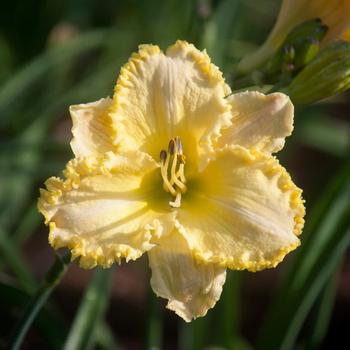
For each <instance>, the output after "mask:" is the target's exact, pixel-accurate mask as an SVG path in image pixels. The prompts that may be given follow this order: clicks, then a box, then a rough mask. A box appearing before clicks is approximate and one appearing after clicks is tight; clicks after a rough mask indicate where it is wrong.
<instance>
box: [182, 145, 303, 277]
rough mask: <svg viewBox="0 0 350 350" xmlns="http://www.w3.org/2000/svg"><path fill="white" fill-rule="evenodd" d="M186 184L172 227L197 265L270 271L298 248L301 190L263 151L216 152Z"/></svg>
mask: <svg viewBox="0 0 350 350" xmlns="http://www.w3.org/2000/svg"><path fill="white" fill-rule="evenodd" d="M189 182H190V181H189ZM191 184H192V189H190V190H189V191H188V193H186V194H185V195H184V196H183V202H182V205H181V208H180V209H179V210H178V216H177V220H178V222H177V227H178V229H179V230H180V231H181V233H182V234H183V236H184V237H185V238H186V240H187V241H188V243H189V245H190V248H191V249H192V250H193V252H194V254H195V256H196V258H197V259H198V260H199V261H205V262H207V263H210V262H211V263H217V264H220V265H221V266H223V267H229V268H231V269H248V270H250V271H257V270H261V269H264V268H269V267H275V266H276V265H277V264H278V263H279V262H280V261H282V259H283V258H284V256H285V255H286V254H287V253H289V252H290V251H291V250H293V249H295V248H296V247H297V246H298V245H299V244H300V241H299V239H298V237H297V235H299V234H300V233H301V229H302V227H303V223H304V220H303V216H304V214H305V209H304V205H303V200H302V198H301V190H300V189H298V188H297V187H296V186H295V185H294V184H293V182H292V181H291V178H290V176H289V174H288V173H287V171H286V170H285V169H284V168H283V167H282V166H281V165H279V163H278V161H277V160H276V159H274V158H273V157H271V156H269V155H267V154H266V153H262V152H258V151H255V152H250V151H248V150H247V149H245V148H242V147H239V146H236V147H231V148H226V149H223V150H221V151H218V152H217V157H216V159H215V160H213V161H211V162H210V163H209V165H208V167H207V168H206V169H205V171H204V172H203V173H202V174H200V175H199V176H198V178H197V179H192V180H191ZM189 186H190V184H189ZM189 188H190V187H189Z"/></svg>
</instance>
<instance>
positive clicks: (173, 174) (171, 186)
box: [159, 136, 187, 208]
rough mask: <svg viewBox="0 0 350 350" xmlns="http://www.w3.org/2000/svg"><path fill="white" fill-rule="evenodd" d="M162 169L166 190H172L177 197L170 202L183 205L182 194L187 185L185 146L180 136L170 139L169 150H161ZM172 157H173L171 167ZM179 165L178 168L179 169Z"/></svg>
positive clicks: (175, 205)
mask: <svg viewBox="0 0 350 350" xmlns="http://www.w3.org/2000/svg"><path fill="white" fill-rule="evenodd" d="M159 157H160V161H161V164H160V165H161V166H160V171H161V175H162V179H163V188H164V190H165V191H166V192H170V193H171V195H172V196H174V197H175V200H174V201H171V202H169V205H170V206H171V207H173V208H179V207H180V206H181V194H182V193H184V192H185V191H186V190H187V187H186V185H185V182H186V178H185V171H184V168H185V155H184V154H183V147H182V143H181V140H180V138H179V137H178V136H176V137H175V138H172V139H171V140H170V141H169V145H168V151H165V150H161V152H160V156H159ZM170 158H172V163H171V167H170V169H169V165H170V160H171V159H170ZM177 167H178V169H177Z"/></svg>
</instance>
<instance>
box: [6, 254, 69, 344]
mask: <svg viewBox="0 0 350 350" xmlns="http://www.w3.org/2000/svg"><path fill="white" fill-rule="evenodd" d="M69 262H70V253H69V252H67V253H65V254H64V255H62V256H59V255H58V254H56V259H55V261H54V263H53V265H52V266H51V268H50V269H49V271H48V272H47V273H46V275H45V278H44V281H43V283H42V284H41V286H40V287H39V289H38V290H37V292H36V294H35V295H34V296H33V298H32V300H31V301H30V303H29V304H28V306H27V309H26V311H25V312H24V315H23V317H22V319H21V320H20V322H19V323H18V325H17V327H16V329H15V331H14V333H13V335H12V337H11V339H10V343H9V347H8V349H10V350H17V349H19V347H20V346H21V344H22V341H23V339H24V337H25V336H26V334H27V332H28V330H29V328H30V326H31V324H32V323H33V321H34V320H35V318H36V316H37V315H38V313H39V311H40V310H41V309H42V307H43V306H44V304H45V303H46V301H47V299H48V298H49V296H50V295H51V293H52V292H53V290H54V289H55V287H56V286H57V285H58V284H59V282H60V281H61V279H62V277H63V276H64V273H65V271H66V267H67V264H68V263H69Z"/></svg>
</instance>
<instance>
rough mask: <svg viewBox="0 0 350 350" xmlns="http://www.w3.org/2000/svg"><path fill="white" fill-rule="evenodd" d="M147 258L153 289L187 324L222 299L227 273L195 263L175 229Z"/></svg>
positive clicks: (213, 266)
mask: <svg viewBox="0 0 350 350" xmlns="http://www.w3.org/2000/svg"><path fill="white" fill-rule="evenodd" d="M148 257H149V263H150V267H151V269H152V278H151V286H152V289H153V290H154V292H155V293H156V294H157V295H158V296H160V297H162V298H166V299H168V304H167V308H168V309H170V310H173V311H175V313H176V314H177V315H179V316H180V317H182V318H183V319H184V320H185V321H186V322H190V321H191V320H192V319H195V318H197V317H201V316H204V315H205V314H206V313H207V311H208V309H210V308H212V307H213V306H214V305H215V303H216V302H217V301H218V300H219V299H220V295H221V292H222V286H223V284H224V283H225V279H226V270H225V269H224V268H221V267H218V266H215V265H213V264H210V265H203V264H200V263H198V262H196V261H195V260H194V258H193V257H192V255H191V252H190V250H189V247H188V245H187V243H186V241H185V240H184V238H183V237H182V236H181V235H180V234H179V233H178V232H177V231H176V230H174V231H173V232H172V233H171V234H170V235H167V236H164V237H162V238H161V239H160V240H159V241H158V242H157V244H156V247H155V248H153V249H152V250H150V251H149V252H148Z"/></svg>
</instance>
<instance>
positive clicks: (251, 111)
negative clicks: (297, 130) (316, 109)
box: [218, 91, 294, 153]
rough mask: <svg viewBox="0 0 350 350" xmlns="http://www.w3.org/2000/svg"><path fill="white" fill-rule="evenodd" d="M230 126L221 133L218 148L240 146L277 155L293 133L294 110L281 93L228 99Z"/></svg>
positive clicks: (285, 96) (236, 96) (249, 94)
mask: <svg viewBox="0 0 350 350" xmlns="http://www.w3.org/2000/svg"><path fill="white" fill-rule="evenodd" d="M228 100H229V102H230V103H231V106H232V109H231V111H232V125H231V126H230V127H229V128H227V129H225V130H223V132H222V136H221V137H220V139H219V141H218V144H219V145H220V146H221V147H222V146H225V145H240V146H243V147H246V148H255V149H258V150H261V151H263V152H268V153H273V152H277V151H279V150H280V149H282V148H283V146H284V139H285V137H287V136H289V135H290V134H291V133H292V131H293V117H294V107H293V104H292V102H291V101H290V99H289V97H288V96H287V95H285V94H282V93H278V92H276V93H273V94H269V95H265V94H263V93H260V92H257V91H246V92H241V93H237V94H233V95H231V96H229V97H228Z"/></svg>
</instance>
